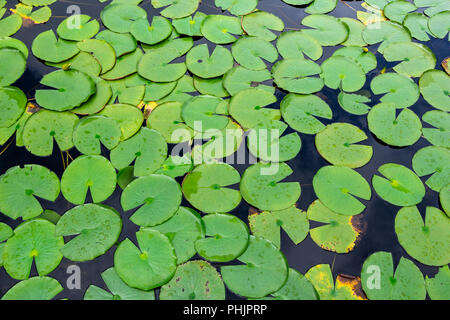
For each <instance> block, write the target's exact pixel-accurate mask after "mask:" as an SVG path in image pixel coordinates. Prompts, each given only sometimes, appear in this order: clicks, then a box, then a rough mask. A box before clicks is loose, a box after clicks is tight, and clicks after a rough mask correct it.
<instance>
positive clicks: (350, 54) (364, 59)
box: [333, 46, 377, 73]
mask: <svg viewBox="0 0 450 320" xmlns="http://www.w3.org/2000/svg"><path fill="white" fill-rule="evenodd" d="M335 56H342V57H347V58H351V59H353V60H355V61H356V62H358V63H359V64H360V65H361V67H362V68H363V70H364V72H365V73H368V72H370V71H372V70H373V69H375V68H376V67H377V58H376V57H375V55H374V54H373V53H372V52H370V51H367V50H365V48H360V47H354V46H348V47H345V48H340V49H338V50H336V51H335V52H334V53H333V57H335Z"/></svg>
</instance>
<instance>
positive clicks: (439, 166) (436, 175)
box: [412, 146, 450, 192]
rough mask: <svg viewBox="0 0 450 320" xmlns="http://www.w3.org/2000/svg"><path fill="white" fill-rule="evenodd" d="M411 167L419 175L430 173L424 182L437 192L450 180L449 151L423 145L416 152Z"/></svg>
mask: <svg viewBox="0 0 450 320" xmlns="http://www.w3.org/2000/svg"><path fill="white" fill-rule="evenodd" d="M412 167H413V169H414V171H415V172H416V173H417V175H418V176H419V177H423V176H429V175H431V176H430V177H429V178H428V179H427V181H426V182H425V183H426V184H427V186H428V187H430V189H431V190H434V191H436V192H439V191H440V190H441V189H442V188H443V187H445V186H446V185H447V184H448V182H449V181H450V151H449V150H448V149H447V148H441V147H435V146H430V147H425V148H422V149H420V150H419V151H417V152H416V154H415V155H414V157H413V159H412Z"/></svg>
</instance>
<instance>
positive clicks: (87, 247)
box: [55, 204, 122, 261]
mask: <svg viewBox="0 0 450 320" xmlns="http://www.w3.org/2000/svg"><path fill="white" fill-rule="evenodd" d="M121 230H122V220H121V219H120V215H119V213H118V212H117V211H115V210H114V209H113V208H110V207H107V206H100V205H97V204H85V205H82V206H78V207H75V208H73V209H70V210H69V211H67V212H66V213H65V214H64V215H63V216H62V217H61V219H59V221H58V223H57V225H56V230H55V234H56V235H57V236H65V237H67V236H70V237H72V236H75V238H72V239H71V240H70V241H69V242H67V243H66V244H65V245H64V247H62V248H61V253H62V254H63V255H64V257H66V258H67V259H69V260H71V261H90V260H93V259H95V258H97V257H99V256H101V255H102V254H104V253H105V252H106V251H108V250H109V249H110V248H111V247H112V246H113V245H114V244H115V243H116V241H117V239H118V238H119V235H120V232H121Z"/></svg>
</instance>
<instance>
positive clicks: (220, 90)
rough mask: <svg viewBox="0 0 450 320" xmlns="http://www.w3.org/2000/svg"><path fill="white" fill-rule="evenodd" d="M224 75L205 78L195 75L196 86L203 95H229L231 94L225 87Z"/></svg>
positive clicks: (222, 96)
mask: <svg viewBox="0 0 450 320" xmlns="http://www.w3.org/2000/svg"><path fill="white" fill-rule="evenodd" d="M223 80H224V77H222V76H221V77H217V78H212V79H203V78H200V77H197V76H194V87H195V89H197V91H198V92H200V93H201V94H203V95H209V96H214V97H218V98H225V97H228V96H229V95H230V94H229V93H228V91H227V90H226V89H225V87H224V83H223Z"/></svg>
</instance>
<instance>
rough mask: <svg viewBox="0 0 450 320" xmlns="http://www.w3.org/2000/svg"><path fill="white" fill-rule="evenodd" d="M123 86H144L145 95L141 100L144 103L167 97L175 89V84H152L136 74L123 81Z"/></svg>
mask: <svg viewBox="0 0 450 320" xmlns="http://www.w3.org/2000/svg"><path fill="white" fill-rule="evenodd" d="M124 80H125V86H126V87H128V88H129V87H137V86H144V88H145V93H144V97H143V100H144V101H145V102H153V101H158V100H160V99H162V98H165V97H167V96H168V95H169V94H170V93H171V92H173V90H174V89H175V87H176V85H177V82H175V81H174V82H167V83H164V82H153V81H150V80H147V79H145V78H142V77H141V76H140V75H138V74H133V75H130V76H128V77H126V78H125V79H124Z"/></svg>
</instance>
